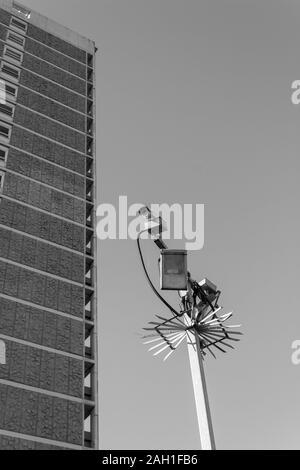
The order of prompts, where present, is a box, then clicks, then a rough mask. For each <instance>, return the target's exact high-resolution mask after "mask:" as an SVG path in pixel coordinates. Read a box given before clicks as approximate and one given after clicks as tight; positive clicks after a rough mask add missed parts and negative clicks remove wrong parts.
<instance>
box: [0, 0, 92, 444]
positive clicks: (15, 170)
mask: <svg viewBox="0 0 300 470" xmlns="http://www.w3.org/2000/svg"><path fill="white" fill-rule="evenodd" d="M94 67H95V45H94V43H93V42H92V41H90V40H88V39H86V38H84V37H82V36H80V35H79V34H77V33H76V32H73V31H71V30H69V29H67V28H65V27H63V26H61V25H59V24H57V23H56V22H54V21H52V20H50V19H48V18H46V17H44V16H42V15H40V14H38V13H36V12H34V11H30V9H28V8H26V7H25V6H23V5H20V4H19V3H16V2H13V1H11V0H0V84H1V90H0V91H1V97H0V98H1V99H0V350H1V351H0V352H1V361H0V449H12V450H13V449H35V450H38V449H85V448H97V447H98V385H97V378H98V374H97V337H98V334H97V333H98V331H97V315H96V264H95V263H96V239H95V227H94V222H95V211H94V209H95V138H94V137H95V136H94V130H95V73H94Z"/></svg>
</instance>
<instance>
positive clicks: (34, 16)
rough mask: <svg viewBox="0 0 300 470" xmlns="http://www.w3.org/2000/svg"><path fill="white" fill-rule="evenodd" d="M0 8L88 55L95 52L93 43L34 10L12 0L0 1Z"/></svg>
mask: <svg viewBox="0 0 300 470" xmlns="http://www.w3.org/2000/svg"><path fill="white" fill-rule="evenodd" d="M0 8H2V9H4V10H6V11H9V12H10V13H12V14H14V15H15V16H19V17H20V18H22V19H23V20H25V21H27V22H28V23H30V24H32V25H34V26H37V27H38V28H41V29H43V30H44V31H47V32H48V33H50V34H53V35H54V36H57V37H59V38H61V39H63V40H64V41H67V42H69V43H70V44H72V45H73V46H76V47H78V48H79V49H83V50H85V51H87V52H88V53H90V54H93V53H94V52H95V43H94V41H92V40H91V39H88V38H86V37H84V36H82V35H80V34H79V33H77V32H75V31H72V30H71V29H69V28H66V27H65V26H63V25H61V24H59V23H57V22H56V21H53V20H51V19H49V18H47V17H46V16H44V15H41V14H40V13H38V12H36V11H34V10H31V9H30V8H28V7H26V6H25V5H23V4H22V3H20V2H15V1H14V0H0Z"/></svg>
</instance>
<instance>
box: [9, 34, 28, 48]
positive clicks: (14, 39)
mask: <svg viewBox="0 0 300 470" xmlns="http://www.w3.org/2000/svg"><path fill="white" fill-rule="evenodd" d="M7 42H8V43H10V44H12V45H13V46H17V47H21V48H22V49H23V48H24V44H25V38H24V37H23V36H20V35H19V34H16V33H12V32H11V31H8V34H7Z"/></svg>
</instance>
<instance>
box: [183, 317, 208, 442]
mask: <svg viewBox="0 0 300 470" xmlns="http://www.w3.org/2000/svg"><path fill="white" fill-rule="evenodd" d="M185 322H186V324H187V325H188V326H189V325H190V324H191V319H190V317H189V316H188V315H185ZM187 347H188V353H189V359H190V366H191V374H192V381H193V388H194V396H195V403H196V410H197V417H198V426H199V434H200V442H201V450H215V448H216V447H215V439H214V433H213V427H212V420H211V415H210V409H209V402H208V394H207V388H206V381H205V374H204V367H203V358H202V355H201V348H200V340H199V338H198V336H197V335H195V334H194V332H193V331H191V330H189V332H188V334H187Z"/></svg>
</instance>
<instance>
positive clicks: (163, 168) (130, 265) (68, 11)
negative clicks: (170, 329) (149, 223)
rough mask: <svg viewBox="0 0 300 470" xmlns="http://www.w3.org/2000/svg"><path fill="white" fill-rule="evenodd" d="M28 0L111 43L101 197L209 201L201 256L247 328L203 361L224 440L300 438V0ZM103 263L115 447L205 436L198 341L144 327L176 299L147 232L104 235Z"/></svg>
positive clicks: (107, 413) (107, 389)
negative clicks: (294, 98) (195, 377)
mask: <svg viewBox="0 0 300 470" xmlns="http://www.w3.org/2000/svg"><path fill="white" fill-rule="evenodd" d="M24 3H26V4H27V5H28V6H29V7H32V8H34V9H36V10H37V11H39V12H40V13H42V14H45V15H47V16H49V17H51V18H52V19H54V20H57V21H59V22H60V23H62V24H65V25H66V26H68V27H70V28H72V29H74V30H77V31H79V32H81V33H82V34H83V35H85V36H88V37H90V38H92V39H94V40H95V41H96V43H97V46H98V47H99V53H98V63H97V73H98V79H97V89H98V91H97V93H98V101H97V104H98V144H97V159H98V171H99V175H98V188H99V202H109V203H116V202H117V200H118V197H119V195H127V196H128V199H129V202H130V203H134V202H149V203H150V202H169V203H171V202H182V203H190V202H193V203H205V205H206V216H205V224H206V225H205V248H204V250H202V251H200V252H194V253H192V254H191V255H190V258H189V265H190V269H191V271H192V273H193V275H194V276H195V277H197V278H199V280H200V279H201V278H203V277H205V276H207V277H209V278H211V280H212V281H214V282H216V283H217V284H218V285H219V287H220V288H221V289H222V291H223V294H222V297H221V300H222V302H221V304H222V305H223V306H224V308H225V310H226V311H230V310H233V311H234V313H235V322H240V323H242V324H243V331H244V337H243V339H242V341H241V342H240V343H239V344H238V346H237V349H236V350H235V351H232V352H229V353H228V354H227V355H226V356H221V355H220V356H219V358H218V360H217V361H215V360H213V359H210V358H208V359H207V361H206V364H205V366H206V372H207V384H208V391H209V395H210V403H211V410H212V418H213V423H214V430H215V436H216V443H217V447H218V448H219V449H231V448H235V449H239V448H255V449H260V448H271V449H276V448H284V449H286V448H300V438H299V421H300V407H299V390H300V366H298V367H297V366H294V365H292V363H291V359H290V357H291V343H292V341H293V340H295V339H300V318H299V317H300V316H299V308H298V291H299V288H298V282H299V271H300V262H299V228H300V224H299V169H300V163H299V149H300V142H299V126H300V105H299V107H297V106H293V105H292V104H291V100H290V95H291V90H290V87H291V83H292V82H293V81H294V80H296V79H300V62H299V39H300V29H299V14H300V5H299V2H298V1H296V0H295V1H290V0H289V1H287V0H281V1H278V0H251V1H250V0H248V1H246V0H197V1H196V0H184V1H183V0H180V1H179V0H86V1H85V2H82V0H51V2H50V1H49V0H26V1H25V0H24ZM145 250H146V254H147V260H148V261H149V263H152V265H153V271H152V274H153V276H156V275H157V264H156V258H157V257H158V253H157V251H155V248H154V247H152V244H151V242H148V244H147V242H145ZM99 262H100V272H99V283H100V292H99V308H100V328H101V345H100V353H101V357H100V387H101V389H100V391H101V404H100V405H101V445H102V448H106V449H107V448H110V449H117V448H119V449H130V448H131V449H139V448H144V449H151V448H160V449H176V448H178V449H193V448H197V446H198V442H199V440H198V434H197V433H198V431H197V423H196V414H195V408H194V401H193V392H192V385H191V380H190V371H189V364H188V358H187V354H186V351H185V348H184V347H183V348H182V349H181V350H180V351H178V352H177V353H176V354H174V356H173V358H172V359H170V361H167V363H163V362H162V361H161V359H154V358H152V356H151V355H150V354H149V353H147V351H146V348H145V347H144V346H143V345H142V344H141V341H140V339H139V333H140V331H141V329H142V327H143V326H145V325H146V323H147V322H148V321H150V320H152V317H153V315H154V314H155V313H164V314H166V313H167V311H166V310H164V308H163V306H161V305H160V304H159V303H158V301H157V300H156V299H155V298H154V297H153V294H152V292H151V291H150V290H149V288H148V286H147V284H146V282H145V280H144V277H143V274H142V271H141V268H140V266H139V261H138V257H137V254H136V247H135V244H134V242H132V241H120V242H113V241H109V242H104V243H102V245H101V246H100V255H99ZM174 300H175V302H177V299H176V296H175V294H174ZM175 305H176V304H175Z"/></svg>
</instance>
